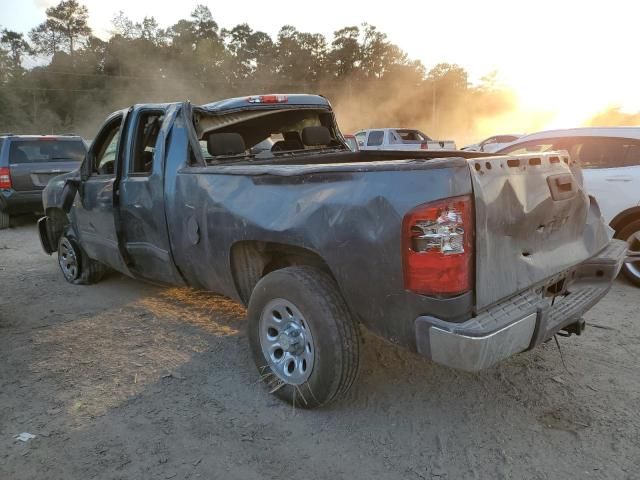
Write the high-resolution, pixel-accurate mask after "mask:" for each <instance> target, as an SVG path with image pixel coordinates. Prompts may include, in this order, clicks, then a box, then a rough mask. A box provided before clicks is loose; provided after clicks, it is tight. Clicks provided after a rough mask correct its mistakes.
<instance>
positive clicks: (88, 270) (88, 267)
mask: <svg viewBox="0 0 640 480" xmlns="http://www.w3.org/2000/svg"><path fill="white" fill-rule="evenodd" d="M58 266H59V267H60V271H61V272H62V275H63V276H64V279H65V280H66V281H67V282H69V283H72V284H74V285H91V284H93V283H97V282H99V281H100V280H101V279H102V277H104V275H105V273H107V267H105V266H104V265H103V264H101V263H100V262H97V261H95V260H92V259H91V258H89V257H88V256H87V254H86V253H85V252H84V250H83V249H82V247H81V246H80V244H79V243H78V242H77V241H76V239H75V238H74V237H73V235H71V234H70V232H69V231H68V230H67V232H65V233H64V234H63V235H62V236H60V240H59V242H58Z"/></svg>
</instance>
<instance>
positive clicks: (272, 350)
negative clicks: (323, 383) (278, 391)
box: [259, 298, 315, 385]
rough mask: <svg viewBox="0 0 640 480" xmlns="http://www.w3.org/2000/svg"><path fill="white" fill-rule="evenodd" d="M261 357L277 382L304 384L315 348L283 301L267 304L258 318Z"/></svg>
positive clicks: (297, 315) (297, 313)
mask: <svg viewBox="0 0 640 480" xmlns="http://www.w3.org/2000/svg"><path fill="white" fill-rule="evenodd" d="M259 328H260V347H261V348H262V354H263V355H264V358H265V359H266V361H267V365H268V366H269V367H270V368H271V372H272V373H274V374H275V375H276V376H277V377H278V378H279V379H280V380H282V381H284V382H285V383H289V384H292V385H300V384H302V383H304V382H306V381H307V379H308V378H309V376H310V375H311V372H312V370H313V365H314V361H315V344H314V342H313V334H312V333H311V328H310V327H309V324H308V322H307V321H306V320H305V318H304V316H303V315H302V313H301V312H300V310H299V309H298V308H297V307H296V306H295V305H294V304H293V303H291V302H290V301H288V300H285V299H283V298H276V299H273V300H271V301H270V302H269V303H268V304H267V305H266V306H265V307H264V309H263V310H262V313H261V315H260V326H259Z"/></svg>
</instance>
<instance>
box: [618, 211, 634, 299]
mask: <svg viewBox="0 0 640 480" xmlns="http://www.w3.org/2000/svg"><path fill="white" fill-rule="evenodd" d="M616 238H619V239H620V240H624V241H626V242H627V245H629V250H630V251H632V252H640V220H635V221H633V222H631V223H629V224H628V225H625V226H624V227H623V228H621V229H620V230H619V231H618V232H617V233H616ZM622 273H623V275H624V276H625V277H627V279H628V280H629V281H630V282H631V283H633V284H634V285H635V286H637V287H640V261H637V262H627V263H625V264H623V265H622Z"/></svg>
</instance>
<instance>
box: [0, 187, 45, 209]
mask: <svg viewBox="0 0 640 480" xmlns="http://www.w3.org/2000/svg"><path fill="white" fill-rule="evenodd" d="M0 211H2V212H6V213H8V214H9V215H18V214H21V213H33V212H41V211H42V190H28V191H24V192H22V191H17V190H0Z"/></svg>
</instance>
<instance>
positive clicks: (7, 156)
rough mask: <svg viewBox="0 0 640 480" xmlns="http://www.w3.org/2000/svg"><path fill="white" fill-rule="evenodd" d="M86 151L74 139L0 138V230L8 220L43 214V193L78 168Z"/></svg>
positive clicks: (73, 136) (69, 137) (64, 137)
mask: <svg viewBox="0 0 640 480" xmlns="http://www.w3.org/2000/svg"><path fill="white" fill-rule="evenodd" d="M86 151H87V147H86V145H85V143H84V140H83V139H82V138H81V137H79V136H76V135H13V134H0V229H2V228H7V227H8V226H9V224H10V220H11V216H13V215H19V214H22V213H35V212H41V211H42V189H43V188H44V187H46V186H47V183H48V182H49V180H50V179H51V178H53V177H55V176H57V175H61V174H63V173H67V172H70V171H72V170H75V169H76V168H78V167H79V166H80V162H82V160H83V159H84V156H85V154H86Z"/></svg>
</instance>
